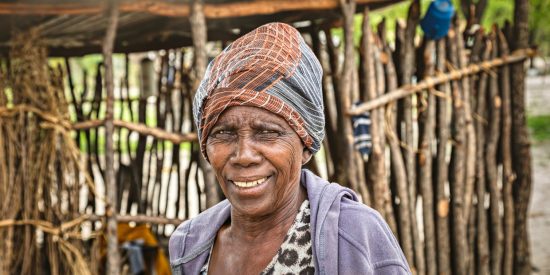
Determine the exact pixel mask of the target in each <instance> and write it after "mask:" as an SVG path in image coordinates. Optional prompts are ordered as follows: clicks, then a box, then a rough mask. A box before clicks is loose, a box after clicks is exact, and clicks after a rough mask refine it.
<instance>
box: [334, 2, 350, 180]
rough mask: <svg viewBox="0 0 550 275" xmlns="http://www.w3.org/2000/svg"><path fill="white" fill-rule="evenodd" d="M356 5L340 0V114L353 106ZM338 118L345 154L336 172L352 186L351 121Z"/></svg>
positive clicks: (341, 117) (338, 98) (340, 139)
mask: <svg viewBox="0 0 550 275" xmlns="http://www.w3.org/2000/svg"><path fill="white" fill-rule="evenodd" d="M355 5H356V4H355V1H354V0H340V9H341V13H342V15H343V17H344V65H343V67H342V71H341V75H340V78H339V82H338V85H339V87H338V88H339V90H340V94H336V95H335V97H336V99H337V110H338V113H339V114H341V113H343V112H345V111H346V110H348V109H349V108H350V107H351V94H352V86H351V85H352V78H353V70H354V68H355V49H354V45H353V33H354V23H353V18H354V14H355ZM328 39H331V38H330V37H329V38H328ZM336 120H337V125H338V128H339V129H342V131H343V133H342V135H343V137H342V138H339V139H338V142H339V143H340V148H341V149H342V150H343V151H342V152H340V153H341V154H343V158H342V161H343V162H342V163H341V164H340V165H339V166H338V170H337V169H336V167H335V173H336V176H337V177H339V183H340V184H342V185H345V186H348V187H351V186H354V184H357V178H356V177H357V172H356V171H357V169H356V167H355V161H354V160H353V157H354V156H355V154H354V151H353V150H354V149H353V134H352V128H351V121H350V120H349V119H348V117H346V116H341V115H338V116H337V117H336Z"/></svg>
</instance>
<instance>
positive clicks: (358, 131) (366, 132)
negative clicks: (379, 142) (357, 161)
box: [351, 102, 372, 160]
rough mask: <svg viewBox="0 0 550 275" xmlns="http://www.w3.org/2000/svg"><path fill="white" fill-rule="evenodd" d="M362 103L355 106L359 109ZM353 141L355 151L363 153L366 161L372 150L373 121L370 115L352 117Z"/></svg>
mask: <svg viewBox="0 0 550 275" xmlns="http://www.w3.org/2000/svg"><path fill="white" fill-rule="evenodd" d="M359 104H360V102H355V103H354V104H353V105H354V107H357V106H358V105H359ZM351 122H352V125H353V140H354V142H353V143H354V146H355V149H356V150H358V151H359V153H361V156H362V157H363V159H364V160H367V159H368V157H369V155H370V152H371V149H372V136H371V134H370V126H371V119H370V113H369V112H364V113H362V114H360V115H356V116H352V117H351Z"/></svg>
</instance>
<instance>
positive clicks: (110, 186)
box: [96, 0, 120, 275]
mask: <svg viewBox="0 0 550 275" xmlns="http://www.w3.org/2000/svg"><path fill="white" fill-rule="evenodd" d="M107 14H108V18H109V21H108V22H109V23H108V25H107V33H106V34H105V40H104V41H103V60H104V63H105V91H106V93H107V103H106V112H105V136H106V139H105V190H106V191H107V199H108V205H107V206H106V207H107V209H106V213H107V216H108V219H107V272H108V274H112V275H116V274H119V273H120V255H119V253H118V239H117V221H116V209H117V206H116V203H117V201H116V200H117V186H116V182H115V168H114V152H113V133H114V128H113V99H114V87H113V86H114V85H113V84H114V83H113V59H112V54H113V46H114V41H115V36H116V29H117V25H118V3H117V1H116V0H112V1H109V4H108V5H107ZM96 138H97V137H96Z"/></svg>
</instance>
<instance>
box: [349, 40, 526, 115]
mask: <svg viewBox="0 0 550 275" xmlns="http://www.w3.org/2000/svg"><path fill="white" fill-rule="evenodd" d="M535 55H536V50H534V49H531V48H527V49H522V50H517V51H515V52H514V53H512V54H511V55H509V56H503V57H501V58H496V59H493V60H489V61H485V62H481V63H478V64H471V65H469V66H467V67H465V68H462V69H459V70H455V71H451V72H449V73H446V74H441V75H438V76H435V77H428V78H425V79H424V80H422V81H420V82H418V83H417V84H416V85H414V86H410V85H405V86H402V87H400V88H398V89H397V90H394V91H392V92H389V93H386V94H384V95H382V96H379V97H377V98H375V99H373V100H371V101H368V102H365V103H363V104H361V105H359V106H357V107H355V108H352V109H351V110H349V111H348V112H347V113H346V115H348V116H355V115H359V114H362V113H364V112H366V111H369V110H372V109H374V108H377V107H380V106H383V105H386V104H388V103H390V102H392V101H395V100H398V99H401V98H403V97H406V96H408V95H411V94H414V93H417V92H420V91H422V90H426V89H429V88H433V87H434V86H436V85H439V84H443V83H446V82H449V81H452V80H458V79H461V78H463V77H466V76H469V75H472V74H477V73H479V72H481V71H483V70H489V69H491V68H494V67H499V66H503V65H506V64H510V63H516V62H520V61H523V60H525V59H527V58H530V57H533V56H535Z"/></svg>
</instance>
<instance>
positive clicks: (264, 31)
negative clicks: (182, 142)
mask: <svg viewBox="0 0 550 275" xmlns="http://www.w3.org/2000/svg"><path fill="white" fill-rule="evenodd" d="M322 76H323V71H322V68H321V65H320V64H319V61H318V60H317V58H316V57H315V55H314V54H313V52H312V51H311V49H310V48H309V47H308V45H307V44H306V43H305V42H304V40H303V38H302V36H301V35H300V33H299V32H298V31H297V30H296V29H295V28H293V27H291V26H289V25H287V24H283V23H270V24H266V25H263V26H261V27H258V28H257V29H255V30H253V31H251V32H250V33H247V34H245V35H244V36H242V37H240V38H239V39H237V40H235V41H234V42H233V43H232V44H231V45H229V46H228V47H227V48H225V50H223V52H221V53H220V54H219V55H218V56H217V57H216V58H215V59H214V60H213V61H212V62H210V64H209V65H208V68H207V70H206V74H205V76H204V78H203V80H202V82H201V84H200V86H199V88H198V90H197V93H196V95H195V99H194V101H193V117H194V119H195V124H196V125H197V129H198V136H199V142H200V144H201V149H202V153H203V155H204V156H205V157H206V140H207V138H208V134H209V133H210V130H211V129H212V127H213V126H214V125H215V124H216V122H217V121H218V117H219V116H220V114H221V113H222V112H223V111H224V110H226V109H227V108H229V107H232V106H241V105H246V106H253V107H259V108H263V109H265V110H267V111H270V112H272V113H275V114H277V115H279V116H281V117H283V118H284V119H285V120H286V121H287V122H288V124H289V125H290V127H292V129H294V131H295V132H296V133H297V134H298V136H299V137H300V138H301V139H302V142H303V143H304V145H305V146H306V147H307V148H308V149H309V150H310V151H311V152H312V153H315V152H317V151H318V150H319V148H320V146H321V142H322V140H323V137H324V127H325V115H324V113H323V94H322Z"/></svg>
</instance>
